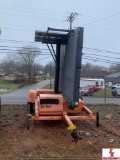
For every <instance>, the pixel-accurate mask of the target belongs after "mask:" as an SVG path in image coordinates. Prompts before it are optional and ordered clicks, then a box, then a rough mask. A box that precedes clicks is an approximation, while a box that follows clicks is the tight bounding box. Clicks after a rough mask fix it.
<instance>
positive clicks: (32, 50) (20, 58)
mask: <svg viewBox="0 0 120 160" xmlns="http://www.w3.org/2000/svg"><path fill="white" fill-rule="evenodd" d="M40 54H41V51H40V49H39V48H38V47H33V46H24V47H22V48H21V49H18V50H17V52H16V53H15V54H12V53H10V54H8V55H7V56H6V58H5V59H4V60H3V61H2V62H1V63H0V70H1V71H3V72H4V73H5V74H9V73H12V72H14V71H19V72H21V73H25V74H27V75H28V77H29V78H28V83H32V81H33V77H35V76H36V75H37V74H38V72H39V71H41V72H43V75H44V76H45V75H47V74H49V75H51V76H54V74H55V64H54V61H51V62H49V63H48V64H46V65H45V66H43V65H41V64H36V62H35V59H36V58H37V57H38V56H39V55H40ZM81 69H82V70H83V71H86V70H87V71H89V70H103V69H104V70H105V69H106V70H107V69H109V70H111V71H114V72H120V65H117V64H116V65H110V67H108V68H107V67H104V66H99V65H94V64H91V63H89V62H87V63H86V64H82V68H81Z"/></svg>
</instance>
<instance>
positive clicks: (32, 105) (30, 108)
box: [28, 103, 34, 114]
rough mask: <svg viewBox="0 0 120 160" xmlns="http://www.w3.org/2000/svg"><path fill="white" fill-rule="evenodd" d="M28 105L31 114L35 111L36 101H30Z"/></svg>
mask: <svg viewBox="0 0 120 160" xmlns="http://www.w3.org/2000/svg"><path fill="white" fill-rule="evenodd" d="M28 106H29V111H30V112H29V113H30V114H33V113H34V103H28Z"/></svg>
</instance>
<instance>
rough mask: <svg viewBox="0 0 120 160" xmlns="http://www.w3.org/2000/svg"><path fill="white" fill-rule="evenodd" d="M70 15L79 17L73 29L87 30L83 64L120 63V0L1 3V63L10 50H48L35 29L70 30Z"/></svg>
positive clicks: (3, 0) (13, 0)
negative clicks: (35, 41) (35, 39)
mask: <svg viewBox="0 0 120 160" xmlns="http://www.w3.org/2000/svg"><path fill="white" fill-rule="evenodd" d="M71 12H77V13H78V14H79V15H78V16H77V17H76V19H75V21H74V23H73V28H74V27H75V28H76V27H78V26H79V27H84V49H83V53H84V55H83V59H82V63H86V62H90V63H93V64H99V65H104V66H109V65H110V64H112V63H115V64H117V63H119V62H120V0H44V1H43V0H9V1H8V0H0V28H1V35H0V61H2V60H3V58H4V57H5V56H6V54H7V52H9V51H10V49H11V50H15V51H16V49H17V47H22V46H25V45H35V46H38V47H39V48H40V49H45V48H47V47H46V45H44V44H41V43H34V34H35V30H42V31H46V30H47V27H52V28H61V29H68V28H69V23H68V22H67V21H65V20H67V18H68V16H69V15H70V13H71ZM12 40H14V41H12ZM21 41H22V42H21ZM2 46H6V47H2ZM2 49H8V50H2ZM101 50H105V51H101ZM3 52H4V53H3ZM43 58H44V59H43ZM50 60H52V58H51V57H48V55H44V56H43V55H41V56H39V58H37V59H36V62H37V63H40V64H43V65H45V64H46V63H47V62H49V61H50ZM96 60H97V61H96ZM103 61H105V62H103ZM106 62H108V63H106Z"/></svg>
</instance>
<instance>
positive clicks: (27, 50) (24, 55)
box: [18, 46, 40, 84]
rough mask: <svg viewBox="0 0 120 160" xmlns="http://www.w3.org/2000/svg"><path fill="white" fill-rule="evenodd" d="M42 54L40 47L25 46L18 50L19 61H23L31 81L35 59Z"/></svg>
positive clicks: (30, 81)
mask: <svg viewBox="0 0 120 160" xmlns="http://www.w3.org/2000/svg"><path fill="white" fill-rule="evenodd" d="M39 55H40V49H39V48H37V47H31V46H24V47H22V49H19V50H18V61H19V63H21V64H22V65H23V66H24V68H25V71H26V73H27V74H28V76H29V81H28V82H29V83H30V84H31V83H32V70H33V66H34V61H35V58H36V57H37V56H39Z"/></svg>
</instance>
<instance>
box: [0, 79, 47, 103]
mask: <svg viewBox="0 0 120 160" xmlns="http://www.w3.org/2000/svg"><path fill="white" fill-rule="evenodd" d="M49 83H50V80H45V81H42V82H39V83H37V84H34V85H31V86H27V87H25V88H22V89H18V90H16V91H13V92H12V93H9V94H5V95H1V103H2V104H27V95H28V92H29V90H30V89H38V88H42V87H44V86H45V85H46V84H49Z"/></svg>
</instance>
